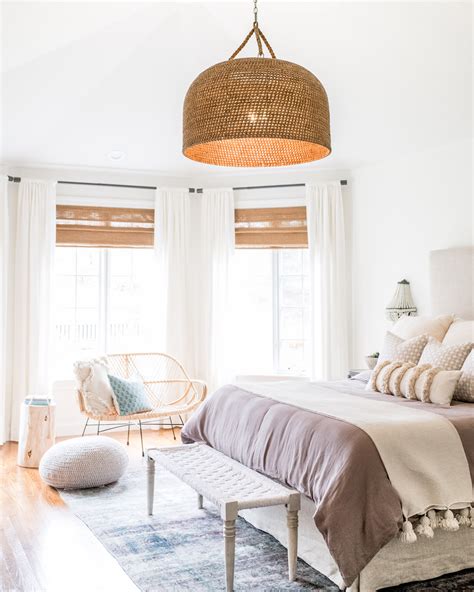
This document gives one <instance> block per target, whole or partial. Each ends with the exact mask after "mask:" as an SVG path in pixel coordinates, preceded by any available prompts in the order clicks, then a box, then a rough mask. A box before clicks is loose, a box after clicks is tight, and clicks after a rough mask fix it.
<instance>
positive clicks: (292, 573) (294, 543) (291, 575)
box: [287, 494, 300, 582]
mask: <svg viewBox="0 0 474 592" xmlns="http://www.w3.org/2000/svg"><path fill="white" fill-rule="evenodd" d="M299 509H300V496H299V494H290V502H289V504H288V506H287V524H288V579H289V580H290V582H294V580H295V579H296V565H297V562H298V511H299Z"/></svg>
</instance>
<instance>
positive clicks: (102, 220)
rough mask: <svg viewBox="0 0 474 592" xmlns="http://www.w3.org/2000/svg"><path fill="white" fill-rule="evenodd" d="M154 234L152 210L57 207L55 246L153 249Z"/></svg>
mask: <svg viewBox="0 0 474 592" xmlns="http://www.w3.org/2000/svg"><path fill="white" fill-rule="evenodd" d="M153 232H154V211H153V210H149V209H138V208H104V207H91V206H62V205H58V206H56V244H58V245H69V246H87V247H153Z"/></svg>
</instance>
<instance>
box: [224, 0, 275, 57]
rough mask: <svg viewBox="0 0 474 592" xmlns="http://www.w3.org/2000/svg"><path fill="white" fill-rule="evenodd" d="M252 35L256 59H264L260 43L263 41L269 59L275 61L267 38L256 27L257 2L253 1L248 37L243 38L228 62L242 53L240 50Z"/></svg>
mask: <svg viewBox="0 0 474 592" xmlns="http://www.w3.org/2000/svg"><path fill="white" fill-rule="evenodd" d="M252 35H255V39H256V40H257V45H258V57H259V58H263V57H265V56H264V53H263V45H262V41H263V43H264V44H265V46H266V48H267V49H268V52H269V54H270V55H271V57H272V58H273V59H275V58H276V55H275V52H274V51H273V49H272V47H271V45H270V43H268V40H267V38H266V37H265V35H264V34H263V33H262V31H261V29H260V27H259V26H258V7H257V0H253V26H252V28H251V29H250V32H249V33H248V35H247V36H246V37H245V39H244V40H243V41H242V43H241V44H240V45H239V47H238V48H237V49H236V50H235V51H234V53H233V54H232V55H231V56H230V58H229V60H233V59H234V58H235V57H236V55H237V54H239V53H240V52H241V51H242V49H243V48H244V47H245V46H246V45H247V43H248V40H249V39H250V37H252Z"/></svg>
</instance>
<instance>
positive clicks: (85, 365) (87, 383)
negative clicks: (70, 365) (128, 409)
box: [74, 358, 118, 416]
mask: <svg viewBox="0 0 474 592" xmlns="http://www.w3.org/2000/svg"><path fill="white" fill-rule="evenodd" d="M74 374H75V375H76V379H77V388H78V389H79V390H80V391H81V394H82V399H83V403H84V407H85V410H86V411H87V412H88V413H90V414H91V415H111V416H113V415H117V413H118V412H117V409H116V408H115V404H114V393H113V390H112V387H111V386H110V381H109V377H108V369H107V359H106V358H94V359H92V360H85V361H80V362H76V363H75V364H74Z"/></svg>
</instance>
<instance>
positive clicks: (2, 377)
mask: <svg viewBox="0 0 474 592" xmlns="http://www.w3.org/2000/svg"><path fill="white" fill-rule="evenodd" d="M9 235H10V232H9V218H8V179H7V177H4V176H0V445H1V444H3V443H4V442H5V441H6V440H7V438H8V432H9V429H8V425H7V371H6V370H7V285H8V281H7V278H8V276H9V264H8V259H9V249H8V242H9Z"/></svg>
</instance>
